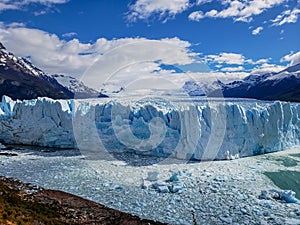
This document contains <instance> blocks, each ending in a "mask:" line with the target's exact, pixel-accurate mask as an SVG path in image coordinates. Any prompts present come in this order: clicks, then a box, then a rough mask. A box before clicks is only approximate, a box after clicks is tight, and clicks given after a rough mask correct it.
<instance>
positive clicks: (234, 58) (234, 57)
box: [205, 52, 246, 65]
mask: <svg viewBox="0 0 300 225" xmlns="http://www.w3.org/2000/svg"><path fill="white" fill-rule="evenodd" d="M205 59H206V61H207V62H214V63H219V64H222V63H224V64H229V65H233V64H236V65H243V64H244V63H245V62H246V59H245V57H244V56H243V55H241V54H236V53H227V52H222V53H220V54H218V55H208V56H206V57H205Z"/></svg>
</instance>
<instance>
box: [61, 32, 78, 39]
mask: <svg viewBox="0 0 300 225" xmlns="http://www.w3.org/2000/svg"><path fill="white" fill-rule="evenodd" d="M62 36H63V37H67V38H71V37H74V36H77V33H76V32H70V33H65V34H63V35H62Z"/></svg>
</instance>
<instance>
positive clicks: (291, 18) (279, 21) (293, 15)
mask: <svg viewBox="0 0 300 225" xmlns="http://www.w3.org/2000/svg"><path fill="white" fill-rule="evenodd" d="M299 14H300V9H297V8H295V9H293V10H286V11H283V12H282V13H281V14H279V15H278V16H277V17H276V18H275V19H273V20H271V21H272V23H273V25H274V26H282V25H283V24H286V23H296V22H297V21H298V16H299Z"/></svg>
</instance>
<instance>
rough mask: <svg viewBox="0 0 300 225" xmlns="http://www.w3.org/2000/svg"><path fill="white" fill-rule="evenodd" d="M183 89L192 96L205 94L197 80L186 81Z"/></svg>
mask: <svg viewBox="0 0 300 225" xmlns="http://www.w3.org/2000/svg"><path fill="white" fill-rule="evenodd" d="M182 89H183V90H184V91H185V92H186V93H187V94H188V95H190V96H205V92H204V91H203V89H202V88H201V87H200V85H199V84H197V83H196V82H195V81H192V80H190V81H186V82H185V83H184V85H183V87H182Z"/></svg>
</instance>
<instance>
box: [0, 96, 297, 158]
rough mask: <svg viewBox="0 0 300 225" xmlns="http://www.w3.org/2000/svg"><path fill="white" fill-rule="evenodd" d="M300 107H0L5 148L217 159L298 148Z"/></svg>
mask: <svg viewBox="0 0 300 225" xmlns="http://www.w3.org/2000/svg"><path fill="white" fill-rule="evenodd" d="M299 117H300V105H299V104H296V103H287V102H279V101H276V102H260V101H253V100H252V101H251V100H250V101H248V100H226V101H225V100H224V99H202V100H199V99H196V98H195V99H191V98H189V99H178V98H173V99H172V98H171V100H170V99H167V100H162V99H160V100H157V99H156V100H155V99H146V98H145V99H143V100H139V101H134V100H133V99H130V100H129V99H126V100H124V99H123V100H120V99H93V100H88V101H87V100H52V99H49V98H39V99H36V100H25V101H13V100H11V99H10V98H9V97H6V96H4V97H3V98H2V102H1V103H0V142H2V143H4V144H21V145H36V146H45V147H56V148H79V149H80V150H82V151H86V150H101V151H106V152H120V151H134V152H137V153H140V154H149V155H157V156H172V157H176V158H180V159H196V160H215V159H228V158H236V157H246V156H252V155H257V154H264V153H268V152H275V151H280V150H284V149H287V148H289V147H292V146H295V145H299V140H300V120H299Z"/></svg>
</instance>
